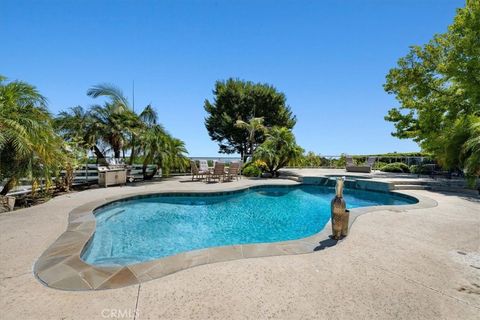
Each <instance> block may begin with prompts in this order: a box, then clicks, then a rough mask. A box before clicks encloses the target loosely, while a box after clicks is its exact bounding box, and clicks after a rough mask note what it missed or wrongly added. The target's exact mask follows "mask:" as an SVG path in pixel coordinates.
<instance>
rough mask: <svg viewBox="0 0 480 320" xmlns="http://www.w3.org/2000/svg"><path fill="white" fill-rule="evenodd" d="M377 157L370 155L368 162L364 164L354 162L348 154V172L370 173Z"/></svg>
mask: <svg viewBox="0 0 480 320" xmlns="http://www.w3.org/2000/svg"><path fill="white" fill-rule="evenodd" d="M375 160H376V158H375V157H368V159H367V162H366V163H365V164H364V165H356V164H354V162H353V158H352V157H351V156H346V161H347V163H346V167H345V168H346V170H347V172H363V173H370V172H371V171H372V167H373V164H374V163H375Z"/></svg>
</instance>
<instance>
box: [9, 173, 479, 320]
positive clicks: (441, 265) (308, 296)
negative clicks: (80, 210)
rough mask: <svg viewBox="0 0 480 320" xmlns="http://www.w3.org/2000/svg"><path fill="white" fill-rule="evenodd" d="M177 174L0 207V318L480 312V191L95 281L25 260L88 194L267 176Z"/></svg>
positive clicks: (458, 315)
mask: <svg viewBox="0 0 480 320" xmlns="http://www.w3.org/2000/svg"><path fill="white" fill-rule="evenodd" d="M183 179H184V180H185V178H183ZM181 180H182V179H181V178H180V179H178V178H177V179H172V180H170V181H163V182H159V183H151V184H146V185H138V186H133V187H115V188H108V189H92V190H87V191H83V192H78V193H71V194H67V195H63V196H60V197H57V198H54V199H52V200H51V201H49V202H47V203H45V204H42V205H39V206H36V207H32V208H28V209H23V210H18V211H15V212H12V213H7V214H2V215H0V318H1V319H2V320H3V319H112V318H113V319H134V318H136V319H189V318H193V319H206V318H213V319H270V318H274V319H300V318H302V319H478V318H479V314H480V253H479V251H480V199H478V198H472V197H466V196H459V195H454V194H446V193H444V194H442V193H433V192H428V191H410V192H409V193H410V194H413V195H414V194H420V195H423V196H426V197H430V198H432V199H434V200H436V201H437V202H438V206H437V207H435V208H429V209H418V210H411V211H407V212H405V211H402V212H398V211H391V210H382V211H376V212H373V213H370V214H365V215H363V216H360V217H359V218H358V219H357V221H356V222H355V223H354V225H353V227H352V229H351V233H350V235H349V236H348V238H347V239H346V240H345V241H343V242H341V243H340V244H338V245H336V246H335V247H332V248H327V249H325V250H322V251H318V252H315V253H311V254H304V255H296V256H280V257H267V258H255V259H244V260H237V261H230V262H222V263H216V264H209V265H203V266H199V267H195V268H191V269H187V270H184V271H181V272H178V273H175V274H172V275H169V276H166V277H164V278H160V279H156V280H153V281H150V282H146V283H142V284H140V285H135V286H130V287H126V288H121V289H115V290H105V291H95V292H91V291H90V292H70V291H59V290H54V289H50V288H47V287H44V286H43V285H42V284H41V283H40V282H38V281H37V280H36V279H35V278H34V277H33V274H32V265H33V264H34V262H35V260H36V259H37V258H38V257H39V256H40V255H41V254H42V252H43V251H44V250H45V249H46V248H47V247H48V246H49V245H50V244H51V243H52V242H53V241H54V240H55V239H56V238H57V237H58V236H59V235H60V234H61V233H62V232H63V231H64V230H65V228H66V225H67V214H68V212H69V211H70V210H71V209H73V208H74V207H77V206H79V205H81V204H83V203H85V202H87V201H93V200H96V199H101V198H105V197H109V196H112V195H118V194H130V193H133V192H137V191H139V190H201V189H205V188H209V189H218V190H221V189H224V188H229V187H230V186H231V187H232V188H233V187H237V186H238V185H248V184H259V183H264V181H265V180H248V179H243V180H241V181H240V182H231V183H225V184H218V183H217V184H209V185H205V184H203V183H201V182H181ZM268 183H293V182H291V181H288V180H269V181H268Z"/></svg>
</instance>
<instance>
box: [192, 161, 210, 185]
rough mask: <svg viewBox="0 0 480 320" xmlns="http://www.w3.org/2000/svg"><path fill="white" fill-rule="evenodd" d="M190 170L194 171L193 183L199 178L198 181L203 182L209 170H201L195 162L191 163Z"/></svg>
mask: <svg viewBox="0 0 480 320" xmlns="http://www.w3.org/2000/svg"><path fill="white" fill-rule="evenodd" d="M190 168H191V170H192V181H193V180H195V177H197V179H198V180H201V179H203V178H204V176H205V175H207V174H208V170H206V171H204V170H199V169H198V167H197V163H196V162H195V161H190Z"/></svg>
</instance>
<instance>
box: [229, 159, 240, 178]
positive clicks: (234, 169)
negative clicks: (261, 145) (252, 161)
mask: <svg viewBox="0 0 480 320" xmlns="http://www.w3.org/2000/svg"><path fill="white" fill-rule="evenodd" d="M239 171H240V163H238V162H232V163H230V167H228V170H227V173H226V176H227V180H229V181H232V180H233V178H235V179H236V180H237V181H238V173H239Z"/></svg>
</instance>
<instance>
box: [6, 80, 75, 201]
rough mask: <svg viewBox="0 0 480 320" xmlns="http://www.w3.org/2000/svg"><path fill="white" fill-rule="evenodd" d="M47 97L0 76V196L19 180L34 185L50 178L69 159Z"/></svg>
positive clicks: (47, 182) (22, 83)
mask: <svg viewBox="0 0 480 320" xmlns="http://www.w3.org/2000/svg"><path fill="white" fill-rule="evenodd" d="M46 104H47V102H46V99H45V97H43V96H42V95H41V94H40V93H39V92H38V90H37V89H36V88H35V87H34V86H32V85H30V84H28V83H25V82H22V81H12V82H9V83H7V82H6V78H5V77H2V76H0V167H1V171H0V181H3V180H5V179H6V183H5V185H4V187H3V189H2V190H1V191H0V195H6V194H7V193H8V192H9V191H10V190H11V189H12V188H13V187H14V186H15V185H16V184H17V183H18V181H19V180H20V178H24V177H30V178H31V180H32V181H33V183H34V184H37V183H38V181H39V179H40V178H43V179H44V181H45V182H46V184H47V185H48V184H51V178H52V177H53V176H55V175H57V174H58V173H59V170H60V168H61V167H62V165H64V164H65V163H66V162H68V161H69V157H68V155H67V153H66V152H65V149H64V142H63V140H62V139H61V138H60V137H59V136H58V135H57V134H56V133H55V132H54V130H53V126H52V118H51V116H50V114H49V113H48V110H47V107H46Z"/></svg>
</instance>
